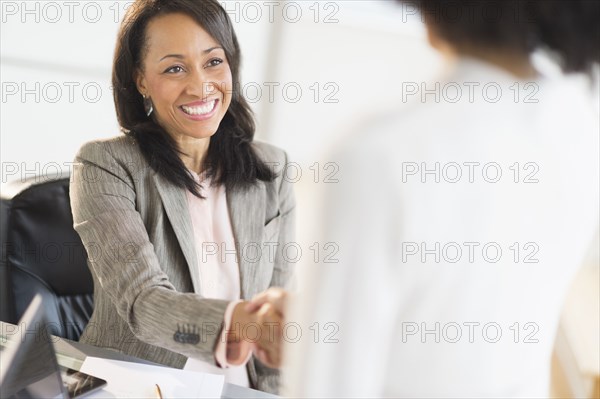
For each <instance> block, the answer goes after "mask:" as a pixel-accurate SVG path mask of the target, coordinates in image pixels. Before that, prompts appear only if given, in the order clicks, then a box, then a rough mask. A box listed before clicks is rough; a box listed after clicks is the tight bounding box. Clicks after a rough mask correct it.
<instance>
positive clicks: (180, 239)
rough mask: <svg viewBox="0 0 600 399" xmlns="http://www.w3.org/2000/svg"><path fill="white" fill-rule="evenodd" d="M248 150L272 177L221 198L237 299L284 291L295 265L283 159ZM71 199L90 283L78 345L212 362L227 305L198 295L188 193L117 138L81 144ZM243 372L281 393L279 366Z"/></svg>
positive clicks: (174, 362)
mask: <svg viewBox="0 0 600 399" xmlns="http://www.w3.org/2000/svg"><path fill="white" fill-rule="evenodd" d="M253 146H254V148H255V149H256V151H257V153H258V155H259V156H260V157H261V158H262V159H263V160H264V161H266V162H268V163H269V164H270V165H273V166H274V168H275V170H276V171H277V172H278V177H277V178H276V179H275V180H274V181H273V182H269V183H264V182H259V183H258V184H256V185H255V186H253V187H252V188H250V189H247V190H238V191H233V192H227V202H228V207H229V213H230V218H231V223H232V227H233V232H234V236H235V241H236V245H238V247H237V249H238V251H237V252H238V254H237V256H238V264H239V268H240V280H241V281H240V286H241V297H242V299H250V298H252V297H253V296H254V295H255V294H257V293H259V292H261V291H263V290H265V289H267V288H268V287H271V286H280V287H285V286H286V285H287V284H288V283H289V282H290V280H291V275H292V266H293V264H291V263H290V262H288V261H286V259H285V257H284V256H283V254H282V249H283V247H284V245H285V243H287V242H292V241H293V240H294V229H295V227H294V223H295V220H294V219H295V218H294V214H295V199H294V194H293V189H292V184H291V183H290V182H288V181H286V179H284V178H283V176H284V168H285V167H286V165H287V155H286V154H285V152H283V151H282V150H280V149H278V148H276V147H273V146H271V145H268V144H265V143H260V142H254V143H253ZM70 196H71V208H72V212H73V220H74V228H75V230H76V231H77V233H78V234H79V236H80V237H81V240H82V241H83V244H84V246H85V248H86V251H87V253H88V265H89V268H90V270H91V272H92V276H93V278H94V313H93V314H92V318H91V320H90V322H89V324H88V326H87V327H86V329H85V331H84V333H83V335H82V338H81V341H82V342H85V343H88V344H92V345H97V346H101V347H105V348H112V349H115V350H118V351H120V352H123V353H126V354H128V355H132V356H136V357H139V358H143V359H147V360H150V361H152V362H156V363H161V364H164V365H167V366H170V367H176V368H182V367H183V366H184V364H185V362H186V360H187V357H194V358H199V359H202V360H205V361H208V362H212V363H214V349H215V346H216V344H217V343H218V340H219V338H220V332H221V329H222V322H223V316H224V313H225V308H226V307H227V305H228V302H227V301H224V300H217V299H207V298H204V297H203V296H202V292H201V291H200V289H199V287H200V284H199V281H198V279H199V273H198V259H197V253H196V248H195V244H194V240H193V229H192V224H191V220H190V218H189V211H188V206H187V198H186V192H185V190H184V189H179V188H176V187H174V186H173V185H172V184H170V183H169V182H168V181H166V180H165V179H164V178H163V177H161V176H160V175H158V174H157V173H155V172H154V170H153V169H151V168H150V166H149V165H148V163H147V162H146V160H145V159H144V157H143V156H142V154H141V152H140V151H139V147H138V145H137V143H136V142H135V140H134V139H133V138H131V137H128V136H124V135H123V136H119V137H115V138H111V139H107V140H98V141H92V142H89V143H86V144H85V145H83V147H81V149H80V150H79V152H78V154H77V156H76V158H75V165H74V167H73V176H72V179H71V184H70ZM265 243H270V244H268V245H265ZM275 243H277V245H276V244H275ZM247 369H248V373H249V377H250V382H251V385H252V387H253V388H256V389H260V390H263V391H266V392H271V393H277V391H278V385H279V384H278V383H279V373H278V371H277V370H274V369H270V368H268V367H266V366H264V365H263V364H261V363H260V362H259V361H258V360H256V359H254V358H252V359H251V360H250V362H248V365H247Z"/></svg>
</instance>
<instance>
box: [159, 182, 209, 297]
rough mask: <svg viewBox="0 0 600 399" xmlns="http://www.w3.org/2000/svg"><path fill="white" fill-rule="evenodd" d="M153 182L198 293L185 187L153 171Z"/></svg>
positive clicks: (196, 262) (197, 273)
mask: <svg viewBox="0 0 600 399" xmlns="http://www.w3.org/2000/svg"><path fill="white" fill-rule="evenodd" d="M153 178H154V183H155V184H156V188H157V189H158V193H159V194H160V198H161V200H162V202H163V205H164V207H165V210H166V212H167V216H168V217H169V221H170V222H171V226H172V227H173V231H175V235H176V236H177V241H179V246H180V247H181V250H182V252H183V256H184V257H185V260H186V261H187V264H188V268H189V270H190V276H191V278H192V284H193V286H194V292H196V293H197V294H200V293H201V292H200V281H198V278H199V270H198V260H197V257H196V246H195V241H194V228H193V226H192V221H191V220H190V212H189V207H188V203H187V197H186V192H185V189H182V188H178V187H174V186H173V184H171V183H169V182H168V181H167V180H166V179H165V178H164V177H162V176H161V175H159V174H158V173H154V176H153Z"/></svg>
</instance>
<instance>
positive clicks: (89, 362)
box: [81, 357, 224, 399]
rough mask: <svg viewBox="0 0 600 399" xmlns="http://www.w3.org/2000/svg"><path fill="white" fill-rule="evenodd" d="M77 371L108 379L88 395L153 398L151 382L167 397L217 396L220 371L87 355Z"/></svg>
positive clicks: (218, 394)
mask: <svg viewBox="0 0 600 399" xmlns="http://www.w3.org/2000/svg"><path fill="white" fill-rule="evenodd" d="M81 371H82V372H84V373H87V374H90V375H93V376H95V377H98V378H102V379H103V380H106V381H107V382H108V384H107V386H106V387H104V389H102V390H101V391H99V392H97V393H95V394H93V395H91V396H90V397H91V398H111V397H114V398H156V397H157V395H156V388H155V384H158V385H159V386H160V390H161V392H162V396H163V398H165V399H170V398H220V397H221V392H222V391H223V383H224V377H223V376H222V375H215V374H208V373H198V372H194V371H185V370H179V369H173V368H168V367H160V366H152V365H147V364H139V363H130V362H122V361H118V360H107V359H102V358H98V357H87V358H86V359H85V361H84V362H83V365H82V366H81Z"/></svg>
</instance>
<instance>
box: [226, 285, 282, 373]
mask: <svg viewBox="0 0 600 399" xmlns="http://www.w3.org/2000/svg"><path fill="white" fill-rule="evenodd" d="M286 299H287V293H286V291H284V290H283V289H281V288H276V287H274V288H269V289H268V290H266V291H263V292H261V293H260V294H258V295H257V296H255V297H254V298H253V299H252V300H251V301H249V302H241V303H239V304H238V305H237V306H236V307H235V309H234V311H233V316H232V326H233V328H231V329H230V330H229V331H227V361H228V363H229V364H232V365H239V364H242V363H243V362H244V360H245V359H246V357H247V356H248V353H249V352H250V351H253V352H254V356H256V357H257V358H258V360H260V361H261V362H262V363H263V364H264V365H266V366H267V367H272V368H277V367H280V366H281V347H282V331H283V323H284V309H285V305H286Z"/></svg>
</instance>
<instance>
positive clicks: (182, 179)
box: [112, 0, 275, 198]
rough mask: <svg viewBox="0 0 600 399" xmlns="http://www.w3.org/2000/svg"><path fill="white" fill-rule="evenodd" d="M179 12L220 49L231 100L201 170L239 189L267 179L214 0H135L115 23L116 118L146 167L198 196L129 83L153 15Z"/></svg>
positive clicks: (230, 40) (228, 34) (232, 45)
mask: <svg viewBox="0 0 600 399" xmlns="http://www.w3.org/2000/svg"><path fill="white" fill-rule="evenodd" d="M170 13H183V14H186V15H188V16H190V17H191V18H193V19H194V20H195V21H196V22H197V23H198V24H199V25H200V26H201V27H202V28H203V29H204V30H206V32H208V33H209V34H210V35H211V36H212V37H213V38H214V39H215V40H216V41H217V42H218V43H219V44H220V45H221V46H222V47H223V49H224V51H225V55H226V57H227V61H228V63H229V66H230V68H231V75H232V79H233V93H232V99H231V104H230V106H229V108H228V110H227V112H226V114H225V116H224V118H223V120H222V121H221V123H220V125H219V128H218V129H217V132H216V133H215V134H214V135H213V136H212V137H211V139H210V144H209V148H208V152H207V155H206V160H205V166H206V173H207V175H208V176H209V177H211V178H212V179H213V182H214V183H215V184H223V185H225V186H226V187H227V188H229V189H236V188H243V187H247V186H249V185H252V184H255V183H256V182H257V181H259V180H260V181H271V180H273V179H274V178H275V174H274V172H273V171H272V170H271V169H270V168H269V167H268V166H267V165H266V164H265V162H263V161H262V160H261V159H260V158H259V157H258V155H257V154H256V152H255V151H254V149H253V148H252V146H251V142H252V140H253V138H254V132H255V123H254V119H253V115H252V111H251V109H250V106H249V105H248V103H247V102H246V100H245V99H244V97H243V96H242V94H241V92H240V84H239V80H240V59H241V56H240V48H239V44H238V41H237V37H236V35H235V32H234V30H233V26H232V24H231V20H230V19H229V16H228V15H227V13H226V12H225V10H224V9H223V8H222V7H221V6H220V4H219V3H218V2H217V1H216V0H202V1H197V0H136V1H135V2H134V3H133V4H132V5H131V6H130V7H129V8H128V10H127V13H126V15H125V18H124V19H123V22H122V23H121V27H120V30H119V34H118V38H117V45H116V49H115V54H114V62H113V73H112V84H113V93H114V94H113V95H114V101H115V108H116V111H117V119H118V121H119V124H120V126H121V129H122V130H123V132H124V133H125V134H127V135H129V136H132V137H134V138H135V139H136V141H137V143H138V145H139V147H140V150H141V152H142V154H143V156H144V158H145V159H146V160H147V161H148V163H149V164H150V166H151V167H152V169H154V170H155V171H156V172H157V173H159V174H161V175H162V176H163V177H164V178H165V179H167V180H168V181H170V182H171V183H173V184H174V185H175V186H177V187H184V188H186V189H187V190H189V191H190V192H192V193H193V194H194V195H195V196H197V197H199V198H202V195H201V193H200V190H201V188H202V186H201V185H199V184H198V183H196V181H195V180H194V178H193V177H192V175H191V174H190V173H189V172H188V170H187V169H186V167H185V165H184V163H183V161H182V160H181V158H180V156H179V155H180V154H183V152H182V151H181V150H180V149H179V148H177V145H176V143H175V141H174V140H173V138H172V137H171V136H170V135H169V134H168V133H167V132H166V131H165V130H164V128H163V127H162V126H160V125H159V124H158V123H156V121H155V120H154V118H149V117H147V116H146V113H145V112H144V104H143V99H142V96H141V95H140V93H139V92H138V90H137V87H136V84H135V74H136V71H137V70H138V69H141V66H142V58H143V56H144V51H146V27H147V26H148V23H149V22H150V21H151V20H152V19H153V18H156V17H158V16H162V15H166V14H170Z"/></svg>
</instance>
